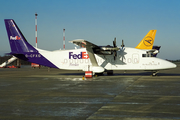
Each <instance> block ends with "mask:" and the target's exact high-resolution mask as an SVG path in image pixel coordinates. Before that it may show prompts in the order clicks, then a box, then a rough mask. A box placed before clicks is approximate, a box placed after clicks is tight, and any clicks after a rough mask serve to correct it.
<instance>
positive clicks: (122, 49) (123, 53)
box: [121, 39, 126, 61]
mask: <svg viewBox="0 0 180 120" xmlns="http://www.w3.org/2000/svg"><path fill="white" fill-rule="evenodd" d="M121 47H122V48H121V52H122V53H121V54H122V61H123V59H125V57H124V55H125V54H126V53H125V52H124V50H125V48H124V47H125V45H124V40H123V39H122V45H121Z"/></svg>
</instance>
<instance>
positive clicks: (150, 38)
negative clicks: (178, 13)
mask: <svg viewBox="0 0 180 120" xmlns="http://www.w3.org/2000/svg"><path fill="white" fill-rule="evenodd" d="M155 36H156V30H150V31H149V32H148V34H147V35H146V36H145V37H144V38H143V39H142V40H141V42H140V43H139V44H138V45H137V46H136V48H137V49H152V47H153V44H154V39H155Z"/></svg>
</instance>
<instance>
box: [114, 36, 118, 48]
mask: <svg viewBox="0 0 180 120" xmlns="http://www.w3.org/2000/svg"><path fill="white" fill-rule="evenodd" d="M113 46H114V47H117V46H116V37H115V38H114V41H113Z"/></svg>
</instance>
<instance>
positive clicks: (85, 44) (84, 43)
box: [69, 39, 99, 66]
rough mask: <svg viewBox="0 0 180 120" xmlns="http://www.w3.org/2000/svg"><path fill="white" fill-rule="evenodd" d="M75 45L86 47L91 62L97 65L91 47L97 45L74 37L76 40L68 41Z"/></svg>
mask: <svg viewBox="0 0 180 120" xmlns="http://www.w3.org/2000/svg"><path fill="white" fill-rule="evenodd" d="M69 42H71V43H73V44H75V45H78V46H80V47H84V48H86V50H87V53H88V55H89V58H90V60H91V63H92V65H93V66H99V65H98V63H97V60H96V58H95V56H94V52H93V49H92V48H99V46H97V45H95V44H93V43H91V42H88V41H86V40H83V39H76V40H72V41H69Z"/></svg>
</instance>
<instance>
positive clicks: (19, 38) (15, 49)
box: [4, 19, 38, 54]
mask: <svg viewBox="0 0 180 120" xmlns="http://www.w3.org/2000/svg"><path fill="white" fill-rule="evenodd" d="M4 22H5V26H6V30H7V34H8V38H9V43H10V47H11V54H22V53H24V52H38V51H37V50H36V49H35V48H34V47H33V46H31V45H30V44H29V43H28V42H27V40H26V38H25V37H24V36H23V34H22V33H21V31H20V29H19V28H18V26H17V25H16V23H15V22H14V20H13V19H5V20H4Z"/></svg>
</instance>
